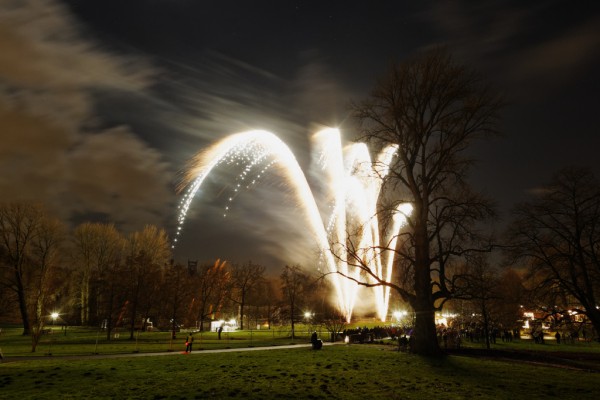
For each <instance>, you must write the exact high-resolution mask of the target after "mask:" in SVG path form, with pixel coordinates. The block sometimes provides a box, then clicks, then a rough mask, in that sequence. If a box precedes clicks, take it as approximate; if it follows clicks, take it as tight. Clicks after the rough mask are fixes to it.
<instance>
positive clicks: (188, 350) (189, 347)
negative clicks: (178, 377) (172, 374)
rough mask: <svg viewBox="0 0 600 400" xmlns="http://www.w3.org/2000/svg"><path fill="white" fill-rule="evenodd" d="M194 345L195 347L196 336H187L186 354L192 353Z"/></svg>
mask: <svg viewBox="0 0 600 400" xmlns="http://www.w3.org/2000/svg"><path fill="white" fill-rule="evenodd" d="M193 345H194V335H190V336H187V337H186V338H185V352H186V353H191V352H192V346H193Z"/></svg>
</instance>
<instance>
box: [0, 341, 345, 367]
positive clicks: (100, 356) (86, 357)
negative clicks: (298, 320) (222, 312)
mask: <svg viewBox="0 0 600 400" xmlns="http://www.w3.org/2000/svg"><path fill="white" fill-rule="evenodd" d="M342 343H343V342H336V343H323V345H324V346H331V345H334V344H342ZM310 346H311V344H310V343H303V344H290V345H285V346H263V347H240V348H229V349H213V350H196V351H192V352H191V353H186V352H184V351H183V352H182V351H164V352H160V353H119V354H90V355H72V356H23V357H5V358H4V359H3V360H2V361H1V362H0V364H6V363H13V362H19V361H29V360H100V359H104V358H128V357H157V356H176V355H179V356H181V355H184V356H197V355H200V354H207V353H232V352H241V351H264V350H280V349H297V348H304V347H310Z"/></svg>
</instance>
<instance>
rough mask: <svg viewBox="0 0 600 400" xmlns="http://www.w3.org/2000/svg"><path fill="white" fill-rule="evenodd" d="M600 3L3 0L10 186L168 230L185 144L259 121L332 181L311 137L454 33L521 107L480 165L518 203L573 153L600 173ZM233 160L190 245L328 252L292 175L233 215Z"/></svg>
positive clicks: (204, 255) (78, 218) (294, 255)
mask: <svg viewBox="0 0 600 400" xmlns="http://www.w3.org/2000/svg"><path fill="white" fill-rule="evenodd" d="M596 4H597V2H596V1H591V0H590V1H577V0H575V1H526V2H525V1H518V0H517V1H500V0H499V1H482V2H472V1H437V2H436V1H369V2H367V1H364V2H358V1H351V2H348V1H343V2H342V1H339V2H338V1H330V2H325V1H315V2H304V1H296V2H293V1H218V2H217V1H196V0H127V1H123V0H64V1H58V0H53V1H50V0H21V1H19V0H16V1H15V0H0V49H1V51H0V127H1V138H2V140H1V141H0V170H1V171H0V193H1V200H2V201H7V200H17V199H36V200H40V201H43V202H44V203H46V204H47V205H48V207H49V208H50V209H51V210H52V211H53V212H56V213H58V214H59V215H60V216H61V217H62V218H64V219H65V220H67V221H69V222H71V223H72V224H77V223H79V222H82V221H86V220H93V221H103V222H115V223H116V224H117V225H118V226H119V228H121V229H122V230H123V231H126V232H127V231H131V230H135V229H140V228H141V227H142V226H143V225H144V224H146V223H152V224H157V225H160V226H162V227H165V228H166V229H167V230H168V231H169V233H170V234H172V233H173V232H174V229H175V227H176V222H175V219H176V208H177V204H178V201H179V198H180V195H179V194H177V193H176V191H175V187H176V185H177V183H178V182H179V180H180V178H181V174H182V171H183V170H184V169H185V168H186V165H187V163H188V161H189V159H190V158H191V157H192V156H193V155H194V154H195V153H196V152H198V151H200V150H202V149H203V148H205V147H206V146H208V145H210V144H211V143H214V142H215V141H217V140H219V139H221V138H224V137H226V136H227V135H229V134H232V133H237V132H241V131H245V130H248V129H266V130H270V131H272V132H274V133H275V134H277V135H278V136H279V137H281V138H282V140H284V141H285V142H286V143H287V144H288V145H289V146H290V147H291V149H292V151H293V152H294V154H295V155H296V157H297V158H298V160H299V162H300V163H301V165H302V167H303V169H304V171H305V173H306V175H307V176H308V178H309V181H311V184H313V185H314V190H315V193H316V194H315V195H316V196H318V188H319V180H318V173H317V171H316V169H315V168H314V159H313V157H314V154H311V152H310V141H309V138H310V135H311V134H312V133H314V132H315V131H316V130H318V129H319V128H321V127H325V126H330V127H339V128H340V129H341V131H342V133H343V135H344V138H345V139H346V140H352V138H353V136H354V132H355V131H354V129H355V125H354V121H352V119H351V118H350V117H349V115H350V113H349V108H348V104H349V102H350V101H351V100H360V99H361V98H364V97H365V96H366V95H367V94H368V93H369V91H370V89H371V88H372V86H373V83H374V82H375V79H376V78H377V77H378V76H379V75H381V74H382V73H383V72H384V71H385V70H386V68H387V66H388V65H389V62H390V60H400V61H401V60H402V59H404V58H406V57H408V56H411V55H414V54H415V53H417V52H418V51H421V50H424V49H427V48H429V47H431V46H435V45H445V46H447V47H448V49H449V50H450V52H451V53H452V54H453V56H454V57H455V58H456V59H457V60H458V61H459V62H461V63H465V64H467V65H470V66H472V67H474V68H476V69H477V70H479V71H480V72H481V73H482V74H483V75H484V76H485V77H486V78H487V79H488V81H489V82H490V83H491V84H492V85H494V86H495V87H497V88H498V90H499V91H501V92H502V93H503V94H504V96H505V98H506V101H507V103H508V105H507V107H506V108H505V110H504V112H503V113H502V118H503V119H502V122H501V125H500V129H501V131H502V132H503V135H502V136H501V137H498V138H496V139H493V140H492V141H489V142H485V143H482V144H478V145H477V146H476V147H475V148H474V149H473V153H474V155H475V157H476V158H477V159H478V160H479V163H478V164H477V166H476V168H474V169H473V171H472V175H471V179H472V182H473V184H474V185H475V186H476V187H477V188H479V189H481V190H482V191H484V192H485V193H487V194H488V195H489V196H491V197H493V198H494V199H495V200H496V201H497V204H498V209H499V212H500V213H501V216H503V217H507V214H508V211H509V210H510V208H511V207H512V205H514V204H515V203H516V202H518V201H522V200H524V199H526V198H527V195H528V193H530V192H531V191H532V190H534V189H535V188H536V187H537V186H539V185H541V184H543V183H545V182H547V181H548V180H549V179H550V178H551V176H552V174H553V172H555V171H557V170H558V169H560V168H562V167H564V166H567V165H573V164H576V165H583V166H589V167H592V168H593V170H594V171H595V173H596V174H597V176H600V162H598V157H597V154H598V151H599V150H600V129H599V126H600V125H599V122H598V118H599V117H598V115H599V113H600V101H599V100H598V95H599V93H600V79H599V76H598V74H599V71H600V7H599V6H598V5H596ZM227 173H228V171H220V172H218V173H215V176H214V177H213V179H211V180H210V182H208V183H207V185H206V188H205V189H204V190H203V192H202V194H201V196H200V197H199V198H198V199H197V200H196V201H195V202H194V204H193V206H192V209H191V211H190V218H189V219H188V220H187V222H186V224H185V231H184V235H183V240H182V241H181V242H180V244H179V245H178V247H177V249H176V252H175V257H176V260H177V261H181V262H185V261H186V260H187V259H192V260H200V261H211V260H214V259H215V258H224V259H228V260H232V261H234V262H246V261H248V260H252V261H253V262H258V263H262V264H264V265H266V266H267V267H269V268H270V269H272V270H273V269H275V270H276V269H278V268H280V267H282V266H283V265H285V264H298V263H299V264H303V265H306V266H308V265H310V263H313V262H314V260H315V257H316V253H315V252H316V249H315V248H314V247H313V246H312V239H311V238H310V237H307V232H306V231H307V229H306V226H304V225H303V223H302V221H301V220H299V219H298V218H297V214H298V213H297V211H296V209H295V206H296V205H295V204H294V201H293V200H292V199H291V198H290V195H289V190H288V189H287V188H286V187H285V186H286V185H285V184H284V183H283V182H281V180H280V179H278V178H277V177H276V176H272V177H267V178H266V179H265V180H264V182H263V183H262V184H261V185H260V186H259V187H257V188H256V189H254V190H252V191H249V192H247V193H242V194H240V195H239V196H238V197H237V198H236V200H235V202H234V204H233V207H232V210H231V211H230V212H229V213H228V216H227V217H226V218H223V215H222V214H223V212H222V211H223V206H224V198H223V197H224V196H225V194H226V193H227V191H228V190H229V189H228V188H229V186H230V182H229V181H228V179H226V178H227V176H226V175H227ZM502 223H503V222H499V223H498V228H499V229H500V228H501V226H502Z"/></svg>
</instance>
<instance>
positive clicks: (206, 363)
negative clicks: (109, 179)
mask: <svg viewBox="0 0 600 400" xmlns="http://www.w3.org/2000/svg"><path fill="white" fill-rule="evenodd" d="M60 329H61V328H59V327H55V332H54V333H52V334H50V335H44V337H43V338H42V341H41V343H40V345H39V347H38V350H37V352H36V353H31V347H30V340H31V339H30V338H29V337H23V336H22V335H21V333H22V329H20V328H7V327H4V328H3V330H2V333H1V334H0V348H1V349H2V352H3V354H4V356H5V357H6V358H5V361H10V362H5V363H4V364H0V399H40V398H61V399H69V398H97V399H121V398H137V399H223V398H244V399H246V398H250V399H252V398H256V399H282V398H284V399H287V398H299V399H308V398H322V399H338V398H339V399H361V400H368V399H433V398H441V399H444V400H446V399H470V398H478V399H511V400H515V399H527V400H532V399H540V398H556V399H578V400H584V399H598V398H600V373H598V372H589V371H586V370H577V369H572V368H571V365H570V364H568V363H567V364H563V365H562V367H556V366H549V365H548V364H553V361H550V362H542V363H537V362H536V363H529V362H524V361H529V360H528V358H527V357H528V356H529V354H534V353H535V354H548V355H549V357H550V358H549V359H550V360H553V359H554V358H552V357H555V356H556V355H559V356H560V354H561V353H563V354H571V355H574V356H577V355H582V356H586V357H584V360H583V361H581V362H579V364H577V365H579V366H582V365H583V366H584V367H585V366H587V365H589V366H590V367H593V368H595V369H596V371H598V370H600V344H598V343H590V342H587V343H583V342H579V343H575V344H568V345H563V344H561V345H557V344H556V343H554V342H551V341H549V342H547V344H545V345H535V344H532V343H531V342H530V341H525V340H522V341H518V342H514V343H502V342H498V343H497V344H496V345H494V346H493V348H494V349H497V350H498V351H502V352H505V353H506V352H509V351H511V352H520V353H524V354H526V356H525V357H520V359H518V360H516V359H511V360H508V359H499V358H489V357H487V356H484V357H481V356H479V357H470V356H465V355H462V354H460V353H456V354H452V355H448V356H446V357H443V358H441V359H428V358H423V357H419V356H415V355H412V354H408V353H402V352H398V351H396V349H397V347H396V345H395V344H393V342H390V341H387V344H364V345H359V344H354V345H343V344H339V345H334V346H326V347H324V348H323V349H322V350H320V351H313V350H311V349H310V348H309V347H300V346H298V347H297V348H291V349H288V348H277V346H281V345H289V344H300V343H303V344H306V343H307V342H308V334H309V329H306V330H305V332H302V337H301V338H298V339H294V340H292V339H291V338H290V337H289V333H290V332H289V330H286V329H285V328H282V329H280V330H272V331H236V332H231V333H228V334H225V333H223V335H222V338H221V340H218V338H217V334H216V333H214V332H213V333H210V332H209V333H207V332H205V333H202V334H200V333H195V334H194V337H195V341H194V352H193V353H192V354H189V355H187V354H182V351H183V350H184V347H185V345H184V343H183V342H184V341H185V337H186V334H187V333H186V332H180V333H178V335H177V339H176V340H175V341H171V338H170V335H169V334H168V333H167V332H144V333H141V334H140V335H139V337H138V336H136V340H133V341H131V340H129V339H128V338H129V335H128V334H126V333H121V335H119V337H118V338H116V339H114V338H113V340H110V341H106V340H105V337H104V336H102V335H99V334H98V332H97V331H95V330H91V329H86V328H69V329H68V330H67V334H66V335H65V334H64V331H62V330H60ZM321 336H322V337H324V336H326V334H325V333H324V332H323V333H322V335H321ZM96 341H97V342H96ZM383 343H386V342H383ZM258 346H275V347H274V349H273V350H260V351H242V352H227V353H209V352H206V351H204V352H203V351H202V350H212V349H227V348H229V349H234V348H238V347H258ZM482 346H483V345H482V344H477V343H465V347H467V348H468V350H477V349H478V348H481V347H482ZM169 350H172V351H169ZM149 352H160V353H161V354H162V355H161V356H151V355H149V356H142V357H138V355H139V354H136V353H149ZM49 353H52V357H49V356H48V354H49ZM95 354H100V355H101V356H107V355H119V358H101V357H99V356H97V355H95ZM61 356H68V357H70V358H69V359H66V358H61ZM593 368H590V369H593Z"/></svg>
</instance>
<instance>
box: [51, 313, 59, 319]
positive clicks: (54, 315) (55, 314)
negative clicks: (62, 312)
mask: <svg viewBox="0 0 600 400" xmlns="http://www.w3.org/2000/svg"><path fill="white" fill-rule="evenodd" d="M50 316H51V317H52V319H56V318H58V313H57V312H53V313H52V314H50Z"/></svg>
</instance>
